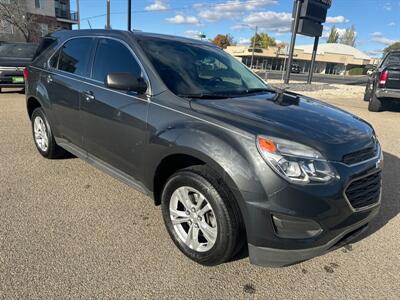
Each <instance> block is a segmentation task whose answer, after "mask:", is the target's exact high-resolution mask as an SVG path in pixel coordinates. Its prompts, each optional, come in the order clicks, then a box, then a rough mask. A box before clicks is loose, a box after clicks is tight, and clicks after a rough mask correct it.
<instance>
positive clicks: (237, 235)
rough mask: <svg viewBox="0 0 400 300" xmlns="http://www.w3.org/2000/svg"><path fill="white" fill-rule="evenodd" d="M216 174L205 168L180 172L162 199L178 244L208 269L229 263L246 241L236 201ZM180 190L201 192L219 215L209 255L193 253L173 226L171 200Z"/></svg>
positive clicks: (164, 216)
mask: <svg viewBox="0 0 400 300" xmlns="http://www.w3.org/2000/svg"><path fill="white" fill-rule="evenodd" d="M213 174H214V173H213V172H212V170H210V169H209V168H207V167H204V166H195V167H190V168H187V169H184V170H181V171H178V172H177V173H175V174H173V175H172V176H171V177H170V178H169V179H168V181H167V183H166V184H165V186H164V189H163V192H162V199H161V209H162V214H163V218H164V223H165V226H166V228H167V231H168V233H169V235H170V237H171V238H172V240H173V241H174V243H175V245H176V246H177V247H178V248H179V250H180V251H181V252H182V253H183V254H185V255H186V256H187V257H189V258H190V259H192V260H193V261H195V262H197V263H199V264H202V265H205V266H214V265H218V264H221V263H224V262H226V261H228V260H229V259H230V258H232V256H234V255H235V254H236V253H237V252H238V250H239V249H241V248H242V246H243V244H244V241H245V240H246V236H245V234H244V230H243V227H244V226H243V225H242V224H243V222H242V218H241V215H240V211H239V208H238V206H237V203H236V200H235V199H233V198H232V196H231V195H230V193H229V191H228V190H227V189H226V187H225V185H224V184H223V183H221V182H220V181H219V180H218V179H217V177H216V176H215V175H213ZM180 187H190V188H194V189H196V190H197V191H199V192H200V193H201V194H202V195H204V197H205V198H206V200H207V201H208V203H209V204H210V205H211V207H212V209H213V213H214V214H215V221H216V224H217V237H216V240H215V243H214V245H213V246H212V248H211V249H209V250H207V251H205V252H199V251H196V250H193V249H191V248H190V247H189V246H188V245H186V243H185V242H184V241H183V240H182V239H181V238H180V237H179V235H178V233H177V232H176V230H175V228H174V225H173V224H172V220H171V216H170V209H169V207H170V201H171V197H172V195H173V193H174V191H176V190H177V189H178V188H180ZM200 227H201V226H200Z"/></svg>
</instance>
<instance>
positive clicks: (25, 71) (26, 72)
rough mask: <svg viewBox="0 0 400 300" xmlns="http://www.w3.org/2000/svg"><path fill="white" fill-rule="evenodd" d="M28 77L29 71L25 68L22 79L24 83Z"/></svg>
mask: <svg viewBox="0 0 400 300" xmlns="http://www.w3.org/2000/svg"><path fill="white" fill-rule="evenodd" d="M28 77H29V71H28V68H25V69H24V79H25V81H26V80H28Z"/></svg>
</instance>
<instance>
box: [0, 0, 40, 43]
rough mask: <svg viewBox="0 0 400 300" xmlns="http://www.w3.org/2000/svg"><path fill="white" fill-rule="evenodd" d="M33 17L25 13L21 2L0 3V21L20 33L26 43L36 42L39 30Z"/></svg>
mask: <svg viewBox="0 0 400 300" xmlns="http://www.w3.org/2000/svg"><path fill="white" fill-rule="evenodd" d="M35 19H36V18H35V16H34V15H32V14H29V13H27V12H26V4H25V1H23V0H14V1H10V2H8V1H0V20H2V21H3V22H5V23H6V24H8V25H10V26H13V27H14V28H16V29H17V30H18V31H20V32H21V33H22V35H23V36H24V38H25V41H26V42H33V41H37V39H38V34H39V30H38V28H37V26H35Z"/></svg>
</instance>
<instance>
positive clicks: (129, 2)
mask: <svg viewBox="0 0 400 300" xmlns="http://www.w3.org/2000/svg"><path fill="white" fill-rule="evenodd" d="M131 30H132V0H128V31H131Z"/></svg>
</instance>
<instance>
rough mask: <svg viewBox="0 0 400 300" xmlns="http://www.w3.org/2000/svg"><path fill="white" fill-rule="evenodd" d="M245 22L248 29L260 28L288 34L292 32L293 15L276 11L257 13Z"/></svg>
mask: <svg viewBox="0 0 400 300" xmlns="http://www.w3.org/2000/svg"><path fill="white" fill-rule="evenodd" d="M243 21H244V23H245V24H247V27H255V26H258V27H259V28H260V30H263V31H269V32H276V33H286V32H290V31H291V27H292V14H290V13H285V12H274V11H263V12H255V13H251V14H250V15H248V16H247V17H245V18H244V19H243Z"/></svg>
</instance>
